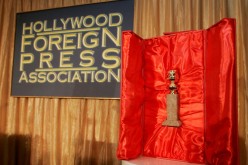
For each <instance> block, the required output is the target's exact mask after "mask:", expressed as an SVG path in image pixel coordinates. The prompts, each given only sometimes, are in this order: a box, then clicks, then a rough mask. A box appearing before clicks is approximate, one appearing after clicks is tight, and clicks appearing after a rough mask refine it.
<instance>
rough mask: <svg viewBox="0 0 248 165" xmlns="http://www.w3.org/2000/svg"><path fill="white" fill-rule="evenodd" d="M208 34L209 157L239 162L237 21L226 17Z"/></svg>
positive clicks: (233, 164)
mask: <svg viewBox="0 0 248 165" xmlns="http://www.w3.org/2000/svg"><path fill="white" fill-rule="evenodd" d="M206 34H207V38H206V39H207V41H208V43H207V44H206V57H205V58H206V79H205V81H206V126H205V127H206V135H205V136H206V159H207V162H208V163H209V164H227V165H238V164H239V154H238V153H239V152H238V126H237V119H238V117H237V102H236V98H237V97H236V88H235V87H236V70H235V68H236V66H235V44H234V43H235V20H234V19H223V20H222V21H221V22H219V23H217V24H216V25H214V26H213V27H211V28H209V29H208V30H207V31H206Z"/></svg>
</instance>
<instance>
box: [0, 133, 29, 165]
mask: <svg viewBox="0 0 248 165" xmlns="http://www.w3.org/2000/svg"><path fill="white" fill-rule="evenodd" d="M30 155H31V137H30V136H24V135H5V134H0V164H1V165H29V164H30Z"/></svg>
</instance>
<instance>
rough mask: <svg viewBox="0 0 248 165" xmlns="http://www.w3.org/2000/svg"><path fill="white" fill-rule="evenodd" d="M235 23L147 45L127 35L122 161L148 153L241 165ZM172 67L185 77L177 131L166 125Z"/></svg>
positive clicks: (224, 22)
mask: <svg viewBox="0 0 248 165" xmlns="http://www.w3.org/2000/svg"><path fill="white" fill-rule="evenodd" d="M234 25H235V22H234V20H233V19H224V20H222V21H221V22H219V23H218V24H216V25H215V26H213V27H211V28H209V29H208V30H200V31H186V32H178V33H172V34H166V35H164V36H161V37H156V38H151V39H146V40H142V39H141V38H140V37H138V36H137V35H135V34H134V33H131V32H125V33H123V50H122V51H123V52H122V53H123V54H122V94H121V120H120V121H121V123H120V127H121V129H120V139H119V147H118V151H117V155H118V158H120V159H131V158H135V157H137V156H138V155H140V154H143V155H145V156H151V157H163V158H170V159H178V160H183V161H188V162H195V163H205V162H207V163H209V164H221V163H225V164H237V163H238V161H237V132H235V129H236V128H237V125H236V123H237V121H236V120H237V108H236V100H235V98H236V95H235V90H236V89H235V74H234V73H235V66H234V62H235V59H234V55H235V51H234V41H235V40H234V34H235V31H234V30H235V29H234ZM215 37H217V38H216V39H215ZM213 52H215V53H213ZM209 54H210V55H209ZM171 69H175V70H177V72H178V75H179V77H180V78H179V79H178V82H177V84H178V87H179V89H178V93H179V96H180V106H179V107H180V109H179V118H180V120H181V121H182V126H181V127H178V128H175V127H164V126H162V125H161V124H162V122H163V121H164V120H165V119H166V100H165V99H166V97H165V96H166V94H168V93H169V89H168V85H169V81H168V80H167V72H168V70H171ZM223 127H224V128H223ZM216 129H218V130H216ZM216 131H217V132H218V133H215V132H216ZM216 147H217V148H216ZM205 155H206V159H205Z"/></svg>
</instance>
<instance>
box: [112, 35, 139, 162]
mask: <svg viewBox="0 0 248 165" xmlns="http://www.w3.org/2000/svg"><path fill="white" fill-rule="evenodd" d="M142 51H143V41H142V39H141V38H139V37H138V36H137V35H135V34H134V33H132V32H123V35H122V66H121V67H122V84H121V119H120V134H119V141H120V143H119V145H118V153H117V157H118V158H120V159H132V158H136V157H137V156H139V155H140V154H141V151H142V148H143V147H142V139H143V137H142V136H143V126H142V116H141V115H142V104H143V101H144V99H143V98H144V83H143V82H144V80H143V76H142V70H143V56H142Z"/></svg>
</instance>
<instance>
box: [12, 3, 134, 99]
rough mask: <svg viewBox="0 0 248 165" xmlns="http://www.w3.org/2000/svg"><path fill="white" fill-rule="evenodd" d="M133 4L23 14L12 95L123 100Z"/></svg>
mask: <svg viewBox="0 0 248 165" xmlns="http://www.w3.org/2000/svg"><path fill="white" fill-rule="evenodd" d="M133 14H134V2H133V0H124V1H114V2H105V3H96V4H89V5H81V6H73V7H66V8H58V9H50V10H42V11H34V12H26V13H18V14H17V16H16V36H15V54H14V64H13V77H12V96H48V97H90V98H91V97H97V98H119V97H120V77H121V75H120V73H121V72H120V63H121V57H120V56H121V33H122V31H123V30H132V29H133Z"/></svg>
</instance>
